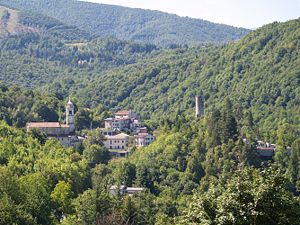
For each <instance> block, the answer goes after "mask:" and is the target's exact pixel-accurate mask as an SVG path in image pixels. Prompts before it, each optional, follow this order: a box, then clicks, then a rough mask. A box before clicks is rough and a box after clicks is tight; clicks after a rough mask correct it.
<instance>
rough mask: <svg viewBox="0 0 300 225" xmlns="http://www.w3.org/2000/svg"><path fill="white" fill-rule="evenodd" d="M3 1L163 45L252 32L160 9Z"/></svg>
mask: <svg viewBox="0 0 300 225" xmlns="http://www.w3.org/2000/svg"><path fill="white" fill-rule="evenodd" d="M0 4H4V5H7V6H10V7H14V8H18V9H26V10H31V11H33V12H36V13H42V14H45V15H48V16H51V17H54V18H56V19H59V20H61V21H63V22H65V23H67V24H68V25H71V26H77V27H79V28H81V29H84V30H87V31H88V32H90V33H93V34H97V35H100V36H101V37H110V36H114V37H116V38H118V39H125V40H133V41H140V42H146V43H152V44H156V45H160V46H167V45H172V44H180V45H183V44H188V45H195V44H201V43H224V42H228V41H232V40H237V39H240V38H241V37H242V36H244V35H245V34H246V33H248V32H249V30H247V29H243V28H236V27H232V26H228V25H223V24H216V23H211V22H208V21H205V20H201V19H191V18H187V17H179V16H176V15H172V14H167V13H163V12H159V11H150V10H142V9H132V8H126V7H119V6H112V5H103V4H95V3H88V2H81V1H74V0H0ZM199 16H201V15H199Z"/></svg>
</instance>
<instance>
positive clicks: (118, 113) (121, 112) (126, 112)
mask: <svg viewBox="0 0 300 225" xmlns="http://www.w3.org/2000/svg"><path fill="white" fill-rule="evenodd" d="M115 114H116V115H128V114H129V111H118V112H116V113H115Z"/></svg>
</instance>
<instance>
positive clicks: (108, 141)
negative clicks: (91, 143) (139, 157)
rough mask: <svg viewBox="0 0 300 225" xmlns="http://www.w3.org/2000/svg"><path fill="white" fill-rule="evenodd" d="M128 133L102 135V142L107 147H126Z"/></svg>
mask: <svg viewBox="0 0 300 225" xmlns="http://www.w3.org/2000/svg"><path fill="white" fill-rule="evenodd" d="M128 140H129V135H127V134H125V133H120V134H115V133H112V135H104V141H103V144H104V146H105V147H106V148H107V149H126V148H127V147H128Z"/></svg>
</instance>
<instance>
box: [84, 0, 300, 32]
mask: <svg viewBox="0 0 300 225" xmlns="http://www.w3.org/2000/svg"><path fill="white" fill-rule="evenodd" d="M86 1H90V2H98V3H104V4H111V5H122V6H128V7H133V8H143V9H154V10H160V11H164V12H169V13H174V14H177V15H180V16H189V17H193V18H201V19H205V20H209V21H212V22H218V23H225V24H229V25H234V26H240V27H246V28H257V27H260V26H262V25H263V24H267V23H270V22H273V21H286V20H289V19H296V18H298V17H300V0H86Z"/></svg>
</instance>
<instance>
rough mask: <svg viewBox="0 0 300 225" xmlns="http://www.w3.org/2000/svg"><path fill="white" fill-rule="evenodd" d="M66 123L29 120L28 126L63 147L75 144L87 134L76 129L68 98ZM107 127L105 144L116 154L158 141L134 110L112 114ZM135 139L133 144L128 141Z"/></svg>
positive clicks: (122, 155)
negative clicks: (78, 132) (79, 134)
mask: <svg viewBox="0 0 300 225" xmlns="http://www.w3.org/2000/svg"><path fill="white" fill-rule="evenodd" d="M65 113H66V123H65V124H63V123H60V122H29V123H27V124H26V129H27V130H28V131H29V130H32V129H37V130H39V131H41V132H42V133H44V134H46V135H47V137H48V138H55V139H56V140H57V141H59V142H60V143H61V144H62V145H63V146H64V147H75V146H76V145H77V144H78V143H80V142H81V141H83V140H84V139H86V138H88V136H86V137H83V136H78V135H77V134H76V133H75V120H74V116H75V106H74V104H73V103H72V101H71V99H70V98H69V100H68V103H67V105H66V112H65ZM104 124H105V127H104V128H100V129H101V131H102V134H103V136H104V139H103V144H104V146H105V147H106V148H107V149H108V150H109V151H110V153H111V155H112V156H114V157H127V156H128V153H129V152H130V150H131V148H132V147H134V146H135V147H137V148H140V147H144V146H148V145H150V144H151V143H152V142H154V141H155V136H153V135H152V134H150V133H149V132H148V129H147V127H144V126H142V123H141V120H140V118H139V116H138V115H137V114H136V113H134V112H133V111H131V110H129V111H118V112H116V113H115V116H114V117H113V118H106V119H105V121H104ZM130 140H132V145H131V146H129V142H130Z"/></svg>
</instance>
